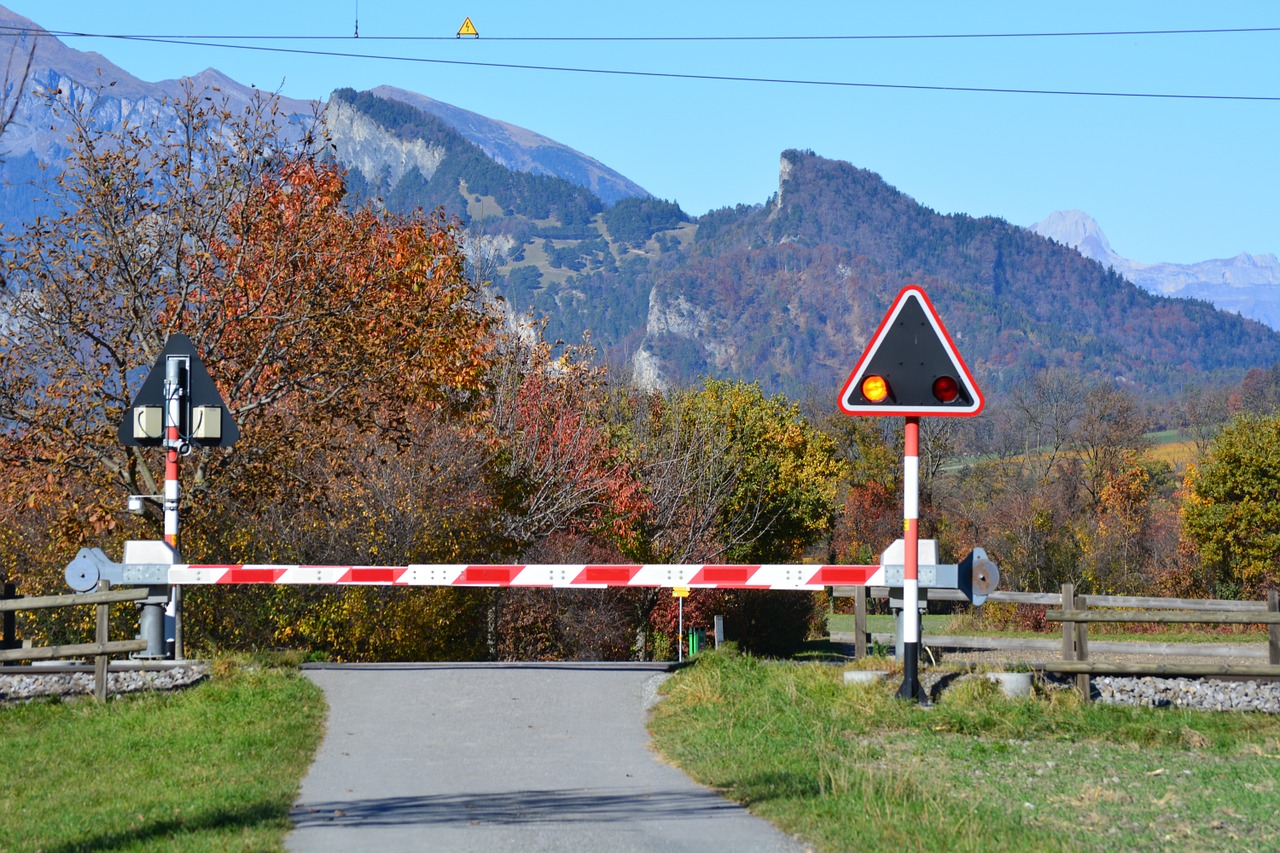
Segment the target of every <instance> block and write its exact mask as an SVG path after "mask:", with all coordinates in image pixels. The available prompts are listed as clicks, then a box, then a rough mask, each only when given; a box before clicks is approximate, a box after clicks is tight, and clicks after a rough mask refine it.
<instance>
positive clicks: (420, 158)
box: [324, 99, 445, 186]
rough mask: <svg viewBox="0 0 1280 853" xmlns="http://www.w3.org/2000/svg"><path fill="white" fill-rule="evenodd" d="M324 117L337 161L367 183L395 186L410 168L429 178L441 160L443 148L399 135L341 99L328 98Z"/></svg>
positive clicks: (442, 159) (442, 158) (443, 152)
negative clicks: (400, 137) (329, 100)
mask: <svg viewBox="0 0 1280 853" xmlns="http://www.w3.org/2000/svg"><path fill="white" fill-rule="evenodd" d="M324 119H325V126H326V127H327V128H328V130H329V135H330V141H331V142H332V143H333V147H334V150H335V152H336V153H337V156H338V161H339V162H340V163H342V164H343V165H344V166H346V167H347V168H348V169H351V170H352V171H356V172H359V173H360V174H361V175H363V176H364V177H365V179H366V180H367V181H369V182H370V183H371V184H374V185H377V186H380V185H388V186H395V184H396V183H398V182H399V180H400V179H401V178H402V177H404V175H405V174H406V173H407V172H408V171H409V170H410V169H417V170H418V171H419V172H421V173H422V176H423V177H424V178H427V179H430V178H431V176H432V175H434V174H435V172H436V169H438V168H440V164H441V163H442V162H444V157H445V150H444V148H442V147H440V146H438V145H428V144H427V143H426V142H424V141H423V140H421V139H399V138H397V137H396V136H395V134H393V133H390V132H389V131H387V130H385V129H384V128H383V127H382V126H381V125H379V124H378V123H377V122H375V121H374V120H373V119H371V118H369V117H368V116H366V115H365V114H364V113H362V112H360V111H359V110H357V109H355V108H354V107H352V106H350V105H348V104H346V103H344V102H342V101H339V100H336V99H335V100H334V101H332V102H331V103H330V104H329V106H328V107H327V108H326V109H325V114H324Z"/></svg>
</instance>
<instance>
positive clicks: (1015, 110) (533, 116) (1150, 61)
mask: <svg viewBox="0 0 1280 853" xmlns="http://www.w3.org/2000/svg"><path fill="white" fill-rule="evenodd" d="M0 2H6V5H8V6H9V8H11V9H12V10H14V11H16V12H18V13H19V14H22V15H25V16H27V17H29V18H31V19H33V20H35V21H36V22H37V23H39V24H41V25H42V26H44V27H46V28H48V29H51V30H74V31H81V32H93V33H110V34H121V35H149V34H156V35H176V36H218V35H223V36H230V35H281V36H284V35H288V36H300V35H324V36H333V37H334V39H332V40H325V41H309V40H308V41H299V40H275V41H272V40H256V41H252V42H239V43H240V44H252V45H254V46H257V47H274V48H289V49H296V50H317V51H334V52H344V53H362V54H380V55H385V56H399V57H417V58H422V59H435V60H449V61H462V62H477V63H494V64H514V65H532V66H558V67H572V68H577V69H593V70H598V71H629V72H652V73H662V74H686V75H712V76H726V77H753V78H775V79H788V80H811V81H827V82H840V83H878V84H900V85H919V86H948V87H980V88H1011V89H1053V90H1072V91H1081V90H1088V91H1103V92H1123V93H1167V94H1181V95H1246V96H1264V97H1271V98H1276V97H1280V32H1269V33H1239V34H1214V35H1203V34H1201V35H1110V36H1095V37H1055V38H990V39H893V40H870V39H868V40H797V41H777V40H774V41H758V40H716V41H704V40H687V41H672V40H658V41H598V40H584V41H555V40H549V41H543V40H535V41H521V40H505V39H518V38H526V39H527V38H531V37H537V38H541V39H551V38H555V37H615V38H616V37H622V36H647V37H721V38H723V37H744V36H832V35H842V36H854V35H931V34H975V33H985V34H991V33H1062V32H1082V31H1088V32H1096V31H1117V30H1126V31H1129V30H1171V29H1177V30H1182V29H1221V28H1241V27H1280V3H1277V2H1275V0H1241V2H1231V0H1223V2H1219V3H1206V2H1204V0H1194V2H1181V0H1106V2H1095V0H1073V2H1070V3H1067V2H1059V3H1048V2H1027V0H1008V2H972V3H957V2H954V0H950V2H932V0H920V2H912V3H885V2H874V3H873V2H863V0H843V2H821V0H815V2H809V3H803V4H801V3H794V4H788V3H779V2H776V0H771V1H770V2H756V0H737V2H733V3H728V2H724V3H717V2H707V3H692V2H687V0H686V2H679V3H676V2H668V0H646V2H644V3H627V2H620V3H601V2H600V0H591V2H576V0H575V2H551V3H531V2H528V0H520V2H511V0H466V2H456V3H455V2H435V3H426V2H422V0H415V2H402V0H359V2H358V3H357V0H314V2H306V3H303V2H296V0H295V1H294V2H272V0H267V2H263V0H257V2H246V1H245V0H221V2H217V3H199V4H196V3H183V2H173V0H129V2H123V0H117V2H104V0H60V2H50V0H0ZM357 9H358V15H359V25H360V36H361V38H360V39H359V40H358V41H357V40H355V39H353V38H352V35H353V31H354V26H355V20H356V17H357ZM466 17H470V18H471V19H472V21H473V22H474V23H475V26H476V28H477V29H478V30H479V33H480V38H479V39H478V40H477V39H461V40H459V39H456V38H454V37H453V36H454V34H455V33H456V32H457V31H458V28H459V27H460V25H461V24H462V22H463V20H464V18H466ZM377 36H435V37H441V36H443V37H444V38H443V39H442V40H438V41H386V40H378V39H376V38H374V37H377ZM66 41H67V43H68V44H70V45H71V46H73V47H75V48H77V49H80V50H96V51H98V52H99V53H102V54H103V55H105V56H106V57H107V58H108V59H110V60H111V61H112V62H114V63H115V64H117V65H119V66H121V67H123V68H125V69H126V70H128V71H129V72H131V73H133V74H134V75H136V76H138V77H141V78H143V79H145V80H160V79H164V78H171V77H178V76H182V75H186V74H192V73H195V72H197V71H200V70H201V69H203V68H205V67H209V66H212V67H215V68H218V69H219V70H221V71H223V72H225V73H226V74H228V75H230V76H231V77H233V78H235V79H236V80H239V81H240V82H242V83H246V84H254V85H257V86H258V87H259V88H267V89H279V90H280V91H281V92H282V94H285V95H288V96H290V97H295V98H324V97H326V96H327V95H328V93H329V92H330V91H332V90H333V89H335V88H338V87H342V86H350V87H353V88H356V89H365V88H371V87H373V86H376V85H379V84H383V83H386V84H391V85H395V86H400V87H402V88H405V89H410V90H413V91H416V92H420V93H422V94H425V95H428V96H430V97H432V98H436V99H438V100H441V101H446V102H448V103H451V104H454V105H456V106H459V107H464V108H466V109H469V110H473V111H475V112H478V113H482V114H484V115H486V116H490V117H492V118H497V119H502V120H504V121H508V122H511V123H513V124H517V125H520V126H523V127H527V128H529V129H531V130H535V131H538V132H539V133H542V134H544V135H546V136H549V137H551V138H553V139H556V140H559V141H561V142H563V143H565V144H568V145H571V146H572V147H574V148H576V149H578V150H580V151H582V152H584V153H586V154H589V155H591V156H593V157H595V158H597V159H598V160H600V161H602V162H604V163H605V164H607V165H609V166H610V167H612V168H614V169H616V170H618V171H619V172H621V173H622V174H624V175H626V176H627V177H629V178H631V179H632V180H634V181H636V182H637V183H639V184H640V185H641V186H643V187H645V188H646V189H648V190H649V191H650V192H652V193H653V194H654V195H657V196H659V197H662V198H666V199H674V200H676V201H678V202H680V204H681V205H682V206H683V207H684V208H685V210H687V211H688V212H689V213H692V214H701V213H704V212H706V211H707V210H709V209H712V208H717V207H723V206H730V205H734V204H739V203H747V204H753V203H758V202H762V201H764V200H765V199H766V198H767V197H768V196H769V195H770V194H771V193H772V192H774V191H775V190H776V188H777V169H778V155H779V153H780V152H781V151H782V150H784V149H787V148H802V149H812V150H814V151H815V152H816V153H818V154H820V155H822V156H825V157H830V158H833V159H839V160H847V161H849V162H851V163H853V164H855V165H857V166H860V167H863V168H867V169H871V170H873V171H875V172H878V173H880V174H881V175H883V176H884V177H885V179H886V180H888V181H889V182H890V183H891V184H893V185H895V186H896V187H898V188H899V189H900V190H902V191H904V192H906V193H908V194H909V195H911V196H912V197H914V198H915V199H916V200H917V201H919V202H921V203H923V204H925V205H928V206H929V207H932V208H933V209H935V210H938V211H940V212H943V213H950V212H963V213H969V214H973V215H976V216H981V215H993V216H999V217H1003V218H1005V219H1007V220H1009V221H1010V222H1014V223H1017V224H1021V225H1029V224H1031V223H1033V222H1035V221H1037V220H1039V219H1041V218H1043V217H1044V216H1046V215H1047V214H1049V213H1050V212H1052V211H1054V210H1060V209H1062V210H1065V209H1073V208H1078V209H1080V210H1084V211H1086V212H1088V213H1090V214H1091V215H1093V216H1094V217H1095V218H1096V219H1097V220H1098V221H1099V223H1100V224H1101V226H1102V228H1103V230H1105V231H1106V232H1107V235H1108V236H1109V237H1110V239H1111V243H1112V246H1113V247H1114V248H1115V250H1116V251H1117V252H1119V253H1120V254H1121V255H1124V256H1126V257H1129V258H1132V259H1135V260H1139V261H1178V262H1190V261H1197V260H1205V259H1208V258H1213V257H1228V256H1231V255H1234V254H1236V253H1238V252H1241V251H1247V252H1251V253H1255V254H1259V253H1268V252H1275V253H1280V101H1275V100H1272V101H1214V100H1169V99H1148V98H1111V97H1084V96H1061V95H1032V94H994V93H977V92H938V91H917V90H910V89H878V88H861V87H853V86H828V85H802V84H798V83H764V82H739V81H725V80H697V79H678V78H670V77H648V76H619V75H614V74H600V73H582V72H567V71H549V70H530V69H512V68H495V67H482V66H467V65H448V64H439V63H428V62H405V61H396V60H393V59H368V58H356V57H340V56H304V55H298V54H289V53H273V52H267V51H259V50H238V49H228V48H221V47H213V46H210V47H204V46H191V45H182V46H176V45H167V44H153V43H145V42H139V41H122V40H118V39H96V38H95V39H89V38H68V39H66Z"/></svg>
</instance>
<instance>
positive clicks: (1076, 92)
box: [0, 27, 1280, 102]
mask: <svg viewBox="0 0 1280 853" xmlns="http://www.w3.org/2000/svg"><path fill="white" fill-rule="evenodd" d="M0 29H9V30H13V29H18V28H15V27H3V28H0ZM26 32H29V31H26ZM50 34H51V35H52V34H53V33H50ZM60 35H62V36H76V37H85V38H109V39H119V40H122V41H138V42H147V43H153V44H173V45H180V46H187V47H213V48H221V49H224V50H248V51H255V52H260V53H283V54H290V55H301V56H320V57H331V58H337V59H373V60H383V61H388V62H413V63H423V64H433V65H452V66H463V67H473V68H497V69H505V70H518V71H558V72H563V73H573V74H598V75H612V76H621V77H648V78H660V79H672V80H704V81H717V82H734V83H773V84H781V85H795V86H828V87H836V88H855V89H896V90H910V91H925V92H967V93H980V94H1003V95H1059V96H1077V97H1097V98H1135V99H1166V100H1199V101H1265V102H1276V101H1280V96H1269V95H1207V94H1190V93H1175V92H1107V91H1097V90H1084V89H1022V88H1016V87H1004V86H943V85H926V84H911V83H868V82H858V81H842V80H809V79H802V78H784V77H746V76H736V75H725V74H692V73H680V72H668V71H625V70H620V69H608V68H579V67H573V66H559V65H531V64H521V63H507V62H480V61H475V60H459V59H435V58H428V57H420V56H395V55H388V54H372V53H352V52H349V51H329V50H312V49H304V48H289V47H268V46H264V45H253V44H224V43H219V42H215V41H199V40H192V39H185V38H164V37H155V36H125V35H104V34H91V33H68V32H63V33H60ZM363 39H364V40H366V41H367V40H370V37H368V36H365V37H363ZM449 40H450V41H453V39H449Z"/></svg>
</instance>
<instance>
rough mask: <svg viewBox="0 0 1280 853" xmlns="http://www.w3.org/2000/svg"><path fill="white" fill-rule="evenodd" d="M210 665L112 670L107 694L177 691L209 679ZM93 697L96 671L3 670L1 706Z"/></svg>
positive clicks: (0, 676)
mask: <svg viewBox="0 0 1280 853" xmlns="http://www.w3.org/2000/svg"><path fill="white" fill-rule="evenodd" d="M208 675H209V667H208V666H207V665H206V664H200V663H191V664H185V665H178V666H166V667H163V668H158V669H153V668H147V669H142V668H129V669H118V670H117V669H112V670H111V671H110V672H108V673H107V693H108V695H109V696H119V695H121V694H124V693H138V692H140V691H144V690H177V689H179V688H182V687H189V686H191V685H192V684H195V683H196V682H198V681H200V680H201V679H203V678H206V677H207V676H208ZM92 695H93V670H92V669H89V670H87V671H72V672H68V671H66V670H65V669H59V670H51V671H49V672H43V671H41V668H40V667H23V670H22V671H21V672H14V673H5V672H3V671H0V704H13V703H16V702H26V701H30V700H32V699H38V698H43V697H52V696H58V697H64V698H73V697H79V696H92Z"/></svg>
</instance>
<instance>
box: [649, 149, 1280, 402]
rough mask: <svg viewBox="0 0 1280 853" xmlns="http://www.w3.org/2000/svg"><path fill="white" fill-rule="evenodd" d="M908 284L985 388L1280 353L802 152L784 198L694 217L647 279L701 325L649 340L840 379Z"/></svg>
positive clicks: (739, 367) (679, 350)
mask: <svg viewBox="0 0 1280 853" xmlns="http://www.w3.org/2000/svg"><path fill="white" fill-rule="evenodd" d="M911 282H914V283H917V284H920V285H922V286H923V287H924V288H925V289H926V290H927V291H928V293H929V295H930V297H931V298H932V299H933V301H934V302H935V304H936V305H937V307H938V309H939V311H940V313H941V314H942V316H943V319H944V322H945V323H946V324H947V326H948V328H949V329H950V330H951V332H952V333H953V335H954V336H955V338H956V340H957V344H958V346H959V347H960V348H961V350H962V352H963V354H964V357H965V359H966V361H968V363H969V364H970V366H971V367H973V368H974V371H975V373H976V374H977V375H978V376H979V377H980V381H981V382H983V383H984V384H985V385H988V386H990V387H991V389H992V390H995V391H999V390H1001V389H1005V388H1008V387H1011V385H1012V384H1014V383H1016V382H1017V381H1019V380H1020V379H1022V378H1025V377H1026V376H1028V375H1030V374H1031V373H1032V372H1034V371H1036V370H1038V369H1041V368H1046V367H1066V368H1071V369H1073V370H1078V371H1081V372H1083V373H1084V374H1087V375H1091V376H1099V377H1102V376H1111V377H1116V378H1118V379H1119V380H1120V381H1121V382H1124V383H1129V384H1132V385H1134V386H1135V387H1144V386H1145V387H1165V388H1168V387H1180V386H1181V385H1182V384H1183V383H1184V382H1186V381H1187V380H1189V379H1191V380H1199V379H1202V378H1203V377H1205V376H1206V375H1209V374H1216V373H1224V374H1229V375H1232V376H1234V377H1235V378H1237V379H1238V378H1239V376H1240V375H1242V374H1243V372H1244V371H1245V370H1246V369H1248V368H1249V367H1252V366H1259V365H1262V366H1265V365H1270V364H1273V363H1275V362H1276V361H1277V360H1280V335H1277V334H1276V333H1275V332H1273V331H1272V330H1270V329H1268V328H1266V327H1264V326H1262V325H1261V324H1258V323H1255V322H1253V321H1249V320H1245V319H1242V318H1240V317H1239V316H1236V315H1231V314H1227V313H1224V312H1220V311H1216V310H1215V309H1214V308H1213V307H1212V306H1210V305H1209V304H1208V303H1205V302H1200V301H1195V300H1184V299H1168V298H1161V297H1157V296H1154V295H1152V294H1150V293H1148V292H1146V291H1144V290H1142V289H1140V288H1137V287H1135V286H1134V285H1132V284H1130V283H1129V282H1127V281H1125V280H1124V279H1122V278H1120V277H1119V276H1118V275H1116V274H1115V273H1114V272H1112V271H1110V270H1107V269H1104V268H1103V267H1102V266H1101V265H1100V264H1098V263H1096V262H1094V261H1090V260H1087V259H1085V258H1083V257H1082V256H1080V255H1079V254H1078V253H1077V252H1076V251H1075V250H1073V249H1069V248H1067V247H1065V246H1062V245H1059V244H1057V243H1054V242H1053V241H1050V240H1046V239H1044V238H1041V237H1039V236H1037V235H1035V234H1033V233H1031V232H1029V231H1027V230H1026V229H1023V228H1020V227H1017V226H1014V225H1010V224H1009V223H1007V222H1005V221H1003V220H1000V219H995V218H990V217H987V218H981V219H978V218H974V217H971V216H967V215H964V214H950V215H941V214H938V213H936V212H934V211H932V210H930V209H928V208H926V207H924V206H922V205H920V204H918V203H916V202H915V201H914V200H912V199H911V198H909V197H908V196H906V195H904V194H902V193H900V192H898V191H897V190H895V189H894V188H893V187H891V186H889V185H888V184H886V183H885V182H884V181H883V180H882V179H881V178H880V177H879V176H877V175H876V174H874V173H873V172H869V171H866V170H864V169H857V168H855V167H853V166H851V165H849V164H847V163H840V162H835V161H830V160H825V159H823V158H820V157H817V156H815V155H813V154H812V153H808V152H798V151H788V152H785V153H784V154H783V168H782V177H781V181H780V186H779V193H778V195H777V196H775V197H774V198H772V199H770V200H769V201H768V203H766V204H764V205H758V206H753V207H745V206H739V207H738V208H735V209H725V210H720V211H715V212H712V213H709V214H707V215H706V216H704V217H702V219H701V220H700V221H699V227H698V232H697V239H696V240H695V241H694V243H693V246H692V247H691V249H690V251H689V253H688V258H687V262H686V263H684V264H682V265H680V266H678V267H675V266H672V267H669V268H667V269H664V270H662V271H660V272H657V273H656V274H655V286H656V288H657V295H656V296H657V297H660V298H655V301H656V302H660V303H662V304H665V305H673V304H680V305H682V306H684V307H683V308H682V310H683V311H684V314H685V315H687V316H689V317H691V318H696V322H694V323H693V325H692V326H688V327H685V328H686V329H689V328H691V329H696V334H689V333H688V331H686V330H678V331H674V332H672V331H667V330H662V329H659V330H658V332H657V333H655V330H654V329H652V328H651V329H650V336H649V339H648V341H647V344H646V346H647V347H649V348H650V349H651V350H652V351H653V352H654V353H655V354H657V355H658V356H659V357H660V358H661V359H662V361H663V364H664V367H665V368H666V369H667V370H668V371H669V372H670V374H671V375H672V376H674V377H680V378H687V377H690V376H693V375H697V374H698V373H702V372H710V373H713V374H719V375H737V376H746V377H750V378H753V379H759V380H761V381H763V382H765V383H766V385H768V386H769V387H772V388H778V389H782V390H790V391H795V390H797V389H799V388H801V387H803V386H805V385H810V384H813V385H819V386H832V385H834V384H836V383H838V381H839V379H840V378H842V377H841V376H840V373H841V371H842V370H843V371H844V372H846V373H847V371H848V369H849V368H850V367H851V366H852V365H853V363H854V361H856V359H857V355H858V353H859V352H860V349H861V346H862V345H863V344H865V342H866V341H867V340H868V339H869V337H870V335H871V333H872V332H873V331H874V328H875V324H876V323H878V322H879V319H880V317H881V316H883V313H884V310H885V309H886V308H887V306H888V304H889V303H890V301H891V300H892V298H893V296H894V294H896V293H897V291H898V290H899V289H900V288H901V287H902V286H903V285H904V284H907V283H911Z"/></svg>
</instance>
